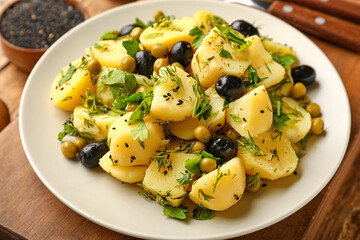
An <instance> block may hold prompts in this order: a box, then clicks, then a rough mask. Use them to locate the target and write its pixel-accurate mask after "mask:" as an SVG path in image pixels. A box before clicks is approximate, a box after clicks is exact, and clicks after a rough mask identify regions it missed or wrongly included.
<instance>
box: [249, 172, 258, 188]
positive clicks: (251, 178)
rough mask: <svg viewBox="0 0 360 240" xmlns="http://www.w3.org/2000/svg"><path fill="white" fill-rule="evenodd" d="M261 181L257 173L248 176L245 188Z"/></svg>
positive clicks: (253, 186)
mask: <svg viewBox="0 0 360 240" xmlns="http://www.w3.org/2000/svg"><path fill="white" fill-rule="evenodd" d="M260 183H261V179H260V175H259V173H256V174H255V175H253V176H249V177H248V183H247V185H246V188H255V187H257V186H258V185H259V184H260Z"/></svg>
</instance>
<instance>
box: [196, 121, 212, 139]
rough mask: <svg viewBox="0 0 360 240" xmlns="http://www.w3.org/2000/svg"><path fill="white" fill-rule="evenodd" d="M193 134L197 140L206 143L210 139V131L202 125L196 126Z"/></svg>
mask: <svg viewBox="0 0 360 240" xmlns="http://www.w3.org/2000/svg"><path fill="white" fill-rule="evenodd" d="M194 135H195V137H196V139H197V140H199V141H200V142H203V143H207V142H208V141H210V139H211V132H210V131H209V129H207V128H206V127H204V126H201V125H200V126H198V127H196V128H195V129H194Z"/></svg>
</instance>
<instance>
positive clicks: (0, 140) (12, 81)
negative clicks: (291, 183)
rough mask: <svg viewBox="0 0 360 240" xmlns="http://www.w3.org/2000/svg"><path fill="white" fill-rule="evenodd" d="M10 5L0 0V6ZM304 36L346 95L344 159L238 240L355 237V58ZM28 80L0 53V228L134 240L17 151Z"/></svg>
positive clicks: (89, 2)
mask: <svg viewBox="0 0 360 240" xmlns="http://www.w3.org/2000/svg"><path fill="white" fill-rule="evenodd" d="M9 1H11V0H0V8H1V7H2V6H4V5H5V4H6V3H8V2H9ZM344 1H357V0H344ZM127 2H131V1H124V0H118V1H115V0H101V1H96V0H83V1H82V3H83V4H84V6H85V7H86V8H87V9H88V12H89V15H90V16H94V15H96V14H98V13H100V12H102V11H104V10H106V9H110V8H112V7H115V6H118V5H121V4H125V3H127ZM309 37H310V38H311V39H312V40H313V41H314V42H315V44H317V45H318V46H319V47H320V48H321V49H322V50H323V51H324V53H325V54H326V55H327V56H328V58H329V59H330V60H331V62H332V63H333V64H334V66H335V68H336V69H337V71H338V72H339V74H340V76H341V78H342V80H343V82H344V85H345V87H346V90H347V92H348V96H349V99H350V105H351V112H352V130H351V140H350V144H349V148H348V151H347V154H346V157H345V158H344V161H343V163H342V165H341V167H340V169H339V170H338V172H337V173H336V175H335V177H334V178H333V180H332V181H331V182H330V183H329V184H328V185H327V187H326V188H324V190H323V191H322V192H321V193H319V194H318V195H317V196H316V197H315V198H314V199H313V200H312V201H311V202H310V203H308V204H307V205H306V206H305V207H303V208H302V209H300V210H299V211H297V212H296V213H294V214H293V215H291V216H290V217H288V218H286V219H284V220H283V221H281V222H279V223H277V224H275V225H272V226H270V227H268V228H266V229H263V230H261V231H258V232H255V233H252V234H248V235H246V236H242V237H238V238H236V239H238V240H250V239H251V240H252V239H274V240H275V239H294V240H297V239H360V174H359V172H360V131H359V123H360V94H359V93H360V80H359V77H360V55H359V54H355V53H352V52H350V51H348V50H345V49H343V48H340V47H337V46H334V45H332V44H329V43H326V42H324V41H321V40H319V39H316V38H314V37H311V36H309ZM358 37H359V41H360V36H358ZM27 77H28V73H26V72H23V71H21V70H19V69H17V68H16V67H15V66H14V65H13V64H11V63H9V61H8V59H7V58H6V57H5V56H4V55H3V53H2V51H1V50H0V98H1V99H3V100H4V102H5V103H6V104H7V106H8V108H9V112H10V115H11V123H10V124H9V125H8V126H7V127H6V128H5V129H4V130H3V131H1V130H0V131H1V132H0V176H1V178H0V225H2V226H3V227H5V228H8V229H11V230H12V231H14V232H16V233H18V234H20V235H22V236H24V237H26V238H28V239H122V240H128V239H135V238H133V237H129V236H125V235H122V234H119V233H116V232H113V231H111V230H108V229H105V228H103V227H101V226H99V225H96V224H94V223H92V222H90V221H89V220H87V219H85V218H83V217H81V216H80V215H78V214H76V213H75V212H73V211H72V210H71V209H69V208H68V207H66V206H65V205H64V204H63V203H62V202H60V201H59V200H58V199H57V198H56V197H54V196H53V195H52V194H51V193H50V192H49V191H48V190H47V188H46V187H45V186H44V185H43V184H42V183H41V181H40V180H39V179H38V178H37V176H36V175H35V173H34V171H33V170H32V168H31V166H30V164H29V163H28V161H27V158H26V156H25V154H24V151H23V149H22V147H21V142H20V137H19V129H18V111H19V102H20V97H21V93H22V89H23V87H24V84H25V82H26V79H27ZM334 97H335V96H334ZM2 234H4V233H2ZM2 234H1V231H0V239H6V238H5V237H3V236H4V235H2Z"/></svg>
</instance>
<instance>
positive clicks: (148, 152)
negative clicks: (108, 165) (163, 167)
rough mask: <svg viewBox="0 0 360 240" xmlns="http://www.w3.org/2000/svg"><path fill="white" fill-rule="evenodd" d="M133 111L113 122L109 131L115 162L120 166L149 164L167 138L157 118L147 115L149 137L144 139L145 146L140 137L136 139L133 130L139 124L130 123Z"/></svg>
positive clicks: (146, 123) (109, 141)
mask: <svg viewBox="0 0 360 240" xmlns="http://www.w3.org/2000/svg"><path fill="white" fill-rule="evenodd" d="M131 114H132V113H131V112H130V113H127V114H125V115H124V116H122V117H120V118H119V119H118V120H116V121H115V122H114V123H113V124H111V126H110V129H109V133H108V145H109V148H110V152H111V156H112V159H113V161H114V163H117V164H118V165H120V166H125V167H126V166H128V167H129V166H138V165H142V166H148V165H149V164H150V158H151V157H152V156H155V155H156V150H158V149H159V148H160V147H161V145H162V140H164V139H165V134H164V132H163V127H162V126H161V125H160V124H158V123H156V119H154V118H152V117H150V116H147V117H145V118H144V122H145V125H146V128H147V131H148V137H147V139H146V140H145V141H144V144H143V145H144V148H143V147H142V146H141V144H140V141H139V139H138V138H137V139H136V140H134V138H133V135H132V133H131V130H133V129H134V128H136V127H137V126H138V124H132V125H128V121H129V118H130V116H131Z"/></svg>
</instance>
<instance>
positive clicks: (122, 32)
mask: <svg viewBox="0 0 360 240" xmlns="http://www.w3.org/2000/svg"><path fill="white" fill-rule="evenodd" d="M136 27H140V26H139V25H137V24H129V25H125V26H123V27H122V28H121V29H120V36H124V35H128V34H130V33H131V31H132V30H133V29H134V28H136Z"/></svg>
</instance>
